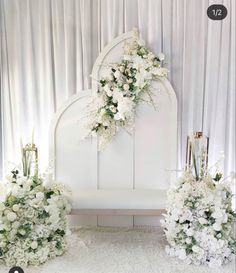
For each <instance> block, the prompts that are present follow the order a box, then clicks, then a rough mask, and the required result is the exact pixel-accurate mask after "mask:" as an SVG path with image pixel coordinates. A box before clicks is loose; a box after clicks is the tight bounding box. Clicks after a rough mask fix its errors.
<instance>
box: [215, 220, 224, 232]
mask: <svg viewBox="0 0 236 273" xmlns="http://www.w3.org/2000/svg"><path fill="white" fill-rule="evenodd" d="M213 229H214V230H215V231H221V229H222V227H221V224H219V223H217V222H216V223H214V224H213Z"/></svg>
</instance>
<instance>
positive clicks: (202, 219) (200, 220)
mask: <svg viewBox="0 0 236 273" xmlns="http://www.w3.org/2000/svg"><path fill="white" fill-rule="evenodd" d="M198 222H199V223H200V224H201V225H205V224H207V223H208V222H207V220H206V219H205V218H203V217H201V218H199V219H198Z"/></svg>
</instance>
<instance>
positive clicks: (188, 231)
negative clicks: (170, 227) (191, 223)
mask: <svg viewBox="0 0 236 273" xmlns="http://www.w3.org/2000/svg"><path fill="white" fill-rule="evenodd" d="M193 234H194V230H193V229H192V228H189V229H187V231H186V235H187V236H189V237H191V236H193Z"/></svg>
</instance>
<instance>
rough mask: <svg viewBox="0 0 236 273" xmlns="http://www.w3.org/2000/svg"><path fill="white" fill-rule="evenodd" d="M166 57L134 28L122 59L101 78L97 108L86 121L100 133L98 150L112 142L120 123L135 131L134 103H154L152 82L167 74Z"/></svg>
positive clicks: (121, 125) (92, 132) (97, 133)
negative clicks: (163, 64)
mask: <svg viewBox="0 0 236 273" xmlns="http://www.w3.org/2000/svg"><path fill="white" fill-rule="evenodd" d="M163 60H164V54H162V53H160V54H159V55H158V56H155V55H154V54H153V53H152V52H151V51H150V50H149V49H147V48H146V47H145V46H144V44H143V41H142V40H140V39H139V38H138V34H137V31H134V36H133V38H132V39H131V40H130V41H128V42H126V43H125V44H124V55H123V57H122V59H121V61H120V62H119V63H115V64H110V65H109V66H110V73H109V76H108V77H105V78H102V79H100V80H99V90H98V92H97V93H96V94H95V98H94V102H95V103H94V107H95V108H94V110H93V111H92V112H93V114H91V115H90V120H89V121H88V123H87V124H86V127H87V128H88V129H89V131H90V134H94V133H95V134H96V135H97V136H99V150H102V149H104V148H105V147H106V146H107V144H108V143H109V142H111V140H112V139H113V137H114V136H115V135H116V133H117V130H118V128H119V127H122V128H124V129H125V130H126V131H128V132H131V131H132V129H133V124H134V112H135V107H136V106H137V105H138V104H139V103H140V102H142V101H145V102H147V103H149V104H152V105H153V106H155V105H154V101H153V95H154V93H153V90H152V88H151V82H152V80H157V79H159V78H160V77H165V76H166V75H167V72H168V70H167V69H166V68H163V67H162V63H163Z"/></svg>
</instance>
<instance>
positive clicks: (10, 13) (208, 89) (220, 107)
mask: <svg viewBox="0 0 236 273" xmlns="http://www.w3.org/2000/svg"><path fill="white" fill-rule="evenodd" d="M216 3H221V4H224V5H225V6H226V7H227V9H228V16H227V17H226V18H225V19H224V20H223V21H212V20H210V19H208V17H207V15H206V11H207V7H208V6H209V5H211V4H216ZM0 27H1V28H0V33H1V45H0V46H1V59H0V61H1V62H0V69H1V73H0V81H1V118H2V124H1V123H0V124H1V136H2V140H1V141H2V148H3V153H2V159H3V163H4V167H5V170H6V166H7V162H8V161H10V162H18V161H19V158H20V153H19V151H20V150H19V147H20V145H19V144H20V138H21V137H22V139H23V141H24V142H27V141H30V137H31V133H32V130H33V128H34V131H35V142H36V144H37V145H38V146H39V148H40V155H41V165H42V166H43V167H45V166H46V165H47V154H48V128H49V123H50V120H51V118H52V115H53V113H54V112H55V111H56V110H57V109H58V107H60V105H61V104H62V103H63V102H64V101H65V100H66V99H68V98H69V97H70V96H72V95H73V94H76V93H77V92H81V90H82V89H86V88H89V87H90V86H91V79H90V73H91V69H92V66H93V63H94V61H95V59H96V57H97V55H98V53H99V51H100V50H101V48H103V47H104V46H105V45H106V44H107V43H108V42H109V41H111V40H112V39H113V38H114V37H116V36H117V35H119V34H121V33H123V32H126V31H129V30H131V29H132V28H133V27H138V28H139V30H140V32H141V35H142V37H143V38H144V39H145V40H146V43H147V46H148V47H150V48H151V49H152V50H153V51H154V52H155V53H158V52H164V53H165V55H166V66H167V67H168V69H169V70H170V73H169V79H170V81H171V83H172V85H173V87H174V89H175V91H176V95H177V99H178V147H179V151H178V158H179V168H181V167H183V166H184V161H185V146H186V138H187V135H188V134H189V133H191V132H192V131H193V130H197V131H198V130H200V131H202V130H203V131H204V133H205V134H207V135H208V136H209V137H210V151H209V153H210V154H209V156H210V158H209V159H210V164H211V163H212V162H214V161H215V160H216V159H217V158H218V156H219V154H220V152H221V151H224V153H225V162H224V171H225V172H226V173H229V172H230V171H235V170H236V161H235V155H236V145H235V133H236V113H235V108H236V98H235V0H221V1H218V0H214V1H213V0H210V1H207V0H0ZM0 150H1V145H0Z"/></svg>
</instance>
